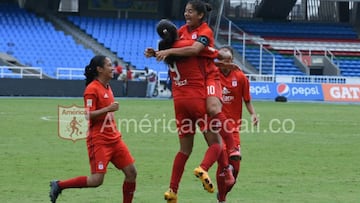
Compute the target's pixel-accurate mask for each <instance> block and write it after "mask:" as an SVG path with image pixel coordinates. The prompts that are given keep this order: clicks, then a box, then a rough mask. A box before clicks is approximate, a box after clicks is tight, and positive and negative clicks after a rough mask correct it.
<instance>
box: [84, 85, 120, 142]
mask: <svg viewBox="0 0 360 203" xmlns="http://www.w3.org/2000/svg"><path fill="white" fill-rule="evenodd" d="M84 102H85V108H87V110H88V111H90V112H91V111H95V110H99V109H102V108H104V107H107V106H109V105H110V104H112V103H113V102H114V95H113V92H112V90H111V88H110V86H107V87H105V86H104V85H103V84H102V83H100V81H98V80H94V81H92V82H91V83H90V84H89V85H88V86H87V87H86V89H85V92H84ZM120 136H121V134H120V132H119V131H118V129H117V127H116V122H115V119H114V112H108V113H106V114H104V115H101V116H98V117H97V118H95V119H91V120H90V121H89V129H88V134H87V142H88V144H111V143H114V142H116V141H118V140H119V138H120Z"/></svg>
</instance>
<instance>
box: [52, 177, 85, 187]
mask: <svg viewBox="0 0 360 203" xmlns="http://www.w3.org/2000/svg"><path fill="white" fill-rule="evenodd" d="M58 184H59V187H60V188H61V189H62V190H63V189H66V188H83V187H87V176H78V177H75V178H71V179H68V180H62V181H59V182H58Z"/></svg>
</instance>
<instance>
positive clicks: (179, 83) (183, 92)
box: [170, 40, 218, 99]
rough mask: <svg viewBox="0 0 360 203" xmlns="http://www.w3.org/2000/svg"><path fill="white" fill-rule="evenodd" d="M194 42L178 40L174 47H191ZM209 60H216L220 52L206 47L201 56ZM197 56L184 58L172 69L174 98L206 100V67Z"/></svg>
mask: <svg viewBox="0 0 360 203" xmlns="http://www.w3.org/2000/svg"><path fill="white" fill-rule="evenodd" d="M193 43H194V40H178V41H176V42H175V43H174V44H173V47H175V48H178V47H185V46H191V45H192V44H193ZM200 55H201V56H204V57H207V58H212V59H214V58H216V57H217V55H218V51H217V50H215V49H213V48H211V47H206V48H205V49H204V50H203V51H202V52H201V54H200ZM201 64H202V63H201V59H199V57H197V56H190V57H182V58H181V59H179V60H177V61H176V62H175V63H174V64H173V66H171V67H170V74H171V79H172V81H173V82H172V92H173V97H174V98H176V99H179V98H182V99H191V98H195V97H196V98H206V83H205V75H206V71H205V67H204V66H202V65H201Z"/></svg>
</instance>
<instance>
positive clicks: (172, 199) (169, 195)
mask: <svg viewBox="0 0 360 203" xmlns="http://www.w3.org/2000/svg"><path fill="white" fill-rule="evenodd" d="M164 199H165V200H166V201H167V203H177V194H176V193H175V192H174V191H173V190H172V189H171V188H169V190H168V191H166V192H165V193H164Z"/></svg>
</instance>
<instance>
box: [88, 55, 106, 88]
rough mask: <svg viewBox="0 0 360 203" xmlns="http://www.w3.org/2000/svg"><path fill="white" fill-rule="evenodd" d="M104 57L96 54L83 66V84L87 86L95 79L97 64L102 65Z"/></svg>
mask: <svg viewBox="0 0 360 203" xmlns="http://www.w3.org/2000/svg"><path fill="white" fill-rule="evenodd" d="M105 58H106V57H105V56H102V55H97V56H94V57H93V58H92V59H91V60H90V63H89V64H88V65H87V66H86V67H85V73H84V75H85V77H86V79H85V80H86V82H85V86H87V85H88V84H90V83H91V82H92V81H93V80H94V79H96V77H97V76H98V71H97V67H98V66H100V67H104V63H105Z"/></svg>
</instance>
